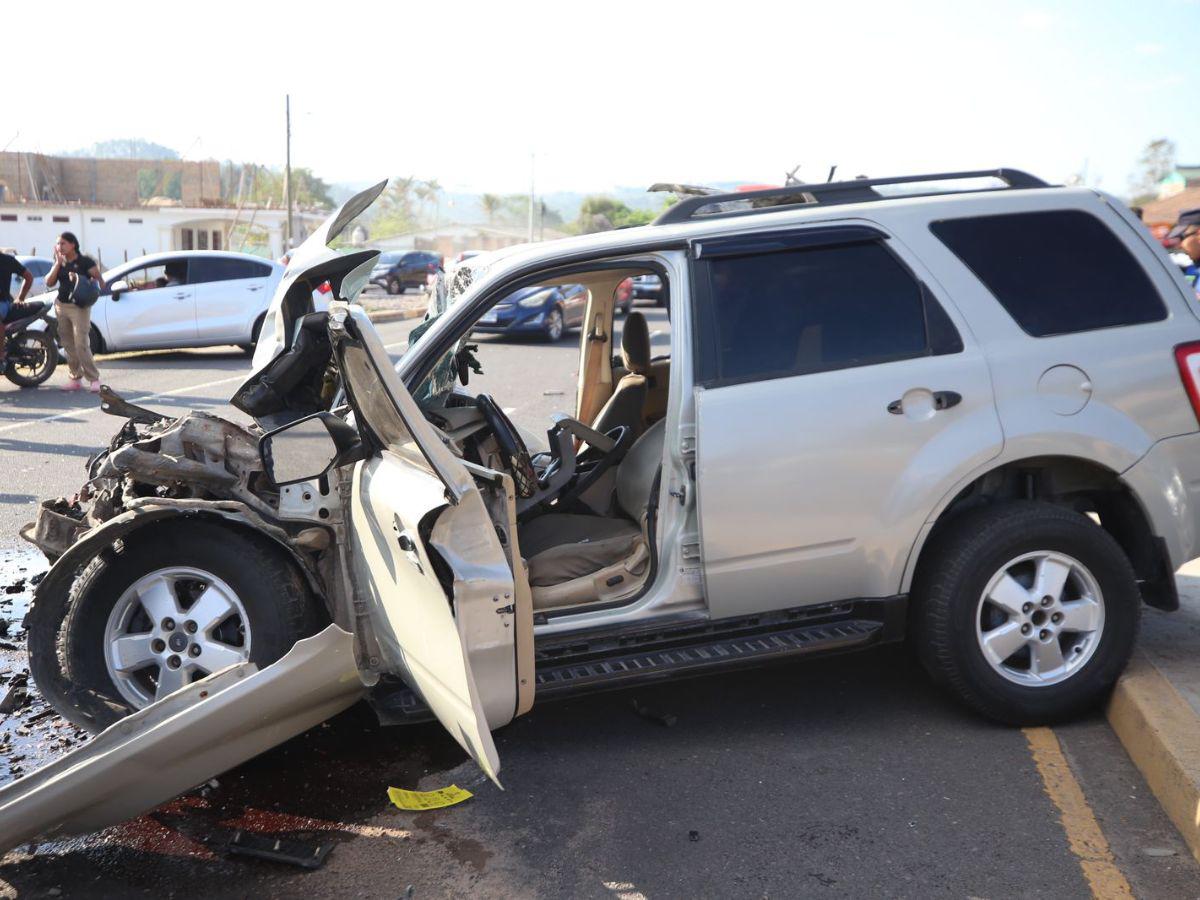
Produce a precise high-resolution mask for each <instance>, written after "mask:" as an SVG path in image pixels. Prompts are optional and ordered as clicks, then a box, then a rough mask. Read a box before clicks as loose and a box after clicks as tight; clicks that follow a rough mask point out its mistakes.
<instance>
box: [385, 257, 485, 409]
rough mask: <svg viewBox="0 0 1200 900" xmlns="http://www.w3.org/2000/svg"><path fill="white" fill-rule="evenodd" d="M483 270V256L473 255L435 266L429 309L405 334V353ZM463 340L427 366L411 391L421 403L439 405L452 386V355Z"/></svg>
mask: <svg viewBox="0 0 1200 900" xmlns="http://www.w3.org/2000/svg"><path fill="white" fill-rule="evenodd" d="M485 271H487V266H486V264H485V260H484V258H483V257H475V258H473V259H472V260H471V261H470V262H467V261H464V262H461V263H459V264H458V265H457V266H455V267H454V268H453V269H451V270H450V271H449V272H448V273H447V272H444V271H442V270H441V269H439V270H438V273H437V276H436V278H435V279H434V283H433V290H432V292H431V294H430V301H429V310H428V312H426V313H425V321H424V322H422V323H421V324H420V325H418V326H417V327H416V328H414V329H413V330H412V333H411V334H410V335H409V336H408V350H407V351H406V352H405V356H407V355H408V353H410V352H412V350H413V348H415V347H416V346H417V344H419V343H420V341H421V338H422V337H424V335H425V333H426V332H428V331H429V329H430V328H432V327H433V323H434V322H436V321H437V320H438V319H440V318H441V317H442V316H443V315H444V314H445V312H446V310H448V309H450V307H451V306H454V305H456V304H457V303H458V302H459V301H460V300H462V298H463V297H464V296H465V295H466V294H467V293H468V292H469V291H470V289H471V286H472V285H474V284H476V283H477V282H478V281H479V279H480V277H481V276H482V275H483V273H484V272H485ZM465 340H466V338H464V339H463V340H461V341H458V342H457V343H456V344H455V345H454V346H453V347H451V348H450V349H449V350H447V351H446V352H445V353H443V354H442V355H441V357H439V358H438V361H437V362H436V363H435V364H434V366H433V368H432V369H430V370H429V375H428V376H427V377H426V378H425V380H424V381H422V382H421V384H420V385H419V386H418V387H417V389H416V390H415V391H413V397H414V399H416V401H417V403H418V404H420V405H421V406H422V407H425V408H429V407H436V406H442V405H443V404H444V402H445V399H446V397H447V396H448V395H449V394H450V392H451V391H452V390H454V383H455V381H456V380H457V379H458V366H457V364H456V362H455V356H456V354H457V353H458V351H459V349H460V348H461V346H462V344H463V343H464V342H465Z"/></svg>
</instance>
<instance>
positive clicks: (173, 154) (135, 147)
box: [59, 138, 179, 159]
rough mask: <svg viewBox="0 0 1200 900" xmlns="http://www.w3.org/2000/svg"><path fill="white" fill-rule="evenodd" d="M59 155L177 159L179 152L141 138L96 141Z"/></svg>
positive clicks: (96, 157) (89, 157) (101, 157)
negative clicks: (88, 145)
mask: <svg viewBox="0 0 1200 900" xmlns="http://www.w3.org/2000/svg"><path fill="white" fill-rule="evenodd" d="M59 155H60V156H76V157H84V158H87V159H179V151H177V150H172V149H171V148H170V147H164V146H163V145H162V144H156V143H154V141H144V140H142V139H141V138H123V139H120V140H112V141H97V142H96V143H95V144H92V146H90V147H87V148H84V149H82V150H67V151H65V152H63V153H60V154H59Z"/></svg>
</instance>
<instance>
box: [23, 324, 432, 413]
mask: <svg viewBox="0 0 1200 900" xmlns="http://www.w3.org/2000/svg"><path fill="white" fill-rule="evenodd" d="M407 343H408V341H407V340H404V341H396V342H395V343H392V344H384V345H383V348H384V349H385V350H391V349H392V348H393V347H400V346H404V345H406V344H407ZM247 377H249V375H248V373H241V374H238V375H231V376H230V377H228V378H218V379H216V380H215V381H205V382H203V383H202V384H189V385H187V386H186V387H179V388H172V389H171V390H169V391H158V392H157V393H154V394H142V395H141V396H140V397H132V398H126V399H127V400H128V401H129V402H130V403H133V404H134V405H140V404H142V403H145V402H146V401H147V400H155V399H157V398H159V397H171V396H174V395H175V394H186V393H187V392H189V391H201V390H204V389H205V388H210V387H216V386H217V385H219V384H228V383H229V382H231V381H245V380H246V378H247ZM98 412H101V409H100V401H99V400H97V401H96V405H95V406H77V407H75V408H74V409H66V410H63V411H62V412H60V413H55V414H54V415H52V416H44V417H42V418H40V419H26V420H25V421H23V422H13V423H12V424H10V425H0V434H4V433H5V432H7V431H16V430H17V429H18V428H28V427H30V426H32V425H44V424H46V423H47V422H56V421H58V420H59V419H70V418H72V417H73V416H88V415H92V414H93V413H98Z"/></svg>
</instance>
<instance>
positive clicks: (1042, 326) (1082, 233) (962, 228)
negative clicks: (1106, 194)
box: [930, 210, 1167, 337]
mask: <svg viewBox="0 0 1200 900" xmlns="http://www.w3.org/2000/svg"><path fill="white" fill-rule="evenodd" d="M930 228H931V229H932V230H933V233H934V234H935V235H937V236H938V238H940V239H941V241H942V242H943V243H944V244H945V245H946V246H947V247H949V248H950V249H951V250H952V251H953V252H954V254H955V255H956V256H957V257H958V258H959V259H961V260H962V261H963V262H964V263H966V264H967V266H968V267H969V268H970V269H971V271H973V272H974V273H975V275H976V277H978V278H979V280H980V281H982V282H983V284H984V285H985V286H986V287H987V289H988V290H989V291H991V292H992V294H993V295H994V296H995V297H996V299H997V300H998V301H1000V305H1001V306H1003V307H1004V308H1005V309H1006V310H1007V311H1008V314H1009V315H1010V316H1012V317H1013V319H1015V320H1016V323H1017V324H1018V325H1020V326H1021V328H1022V329H1024V330H1025V332H1026V333H1027V334H1031V335H1033V336H1034V337H1045V336H1048V335H1054V334H1070V333H1071V332H1076V331H1092V330H1093V329H1096V328H1111V327H1113V326H1115V325H1138V324H1141V323H1143V322H1157V321H1159V320H1160V319H1165V318H1166V317H1167V310H1166V308H1165V307H1164V306H1163V302H1162V299H1161V298H1160V297H1159V295H1158V292H1157V291H1156V290H1155V289H1154V285H1153V284H1152V283H1151V282H1150V279H1149V277H1148V276H1147V275H1146V273H1145V271H1143V269H1142V267H1141V266H1140V265H1138V263H1137V260H1135V259H1134V258H1133V256H1131V255H1130V253H1129V251H1128V250H1126V249H1125V247H1124V245H1123V244H1122V243H1121V242H1120V241H1119V240H1118V239H1117V237H1116V235H1114V234H1113V233H1112V231H1110V230H1109V228H1108V226H1106V225H1105V224H1104V223H1103V222H1101V221H1100V220H1099V219H1097V218H1096V217H1095V216H1092V215H1089V214H1088V213H1085V212H1080V211H1078V210H1060V211H1050V212H1035V213H1011V214H1008V215H999V216H980V217H976V218H969V219H945V220H943V221H941V222H934V223H933V224H932V225H931V226H930Z"/></svg>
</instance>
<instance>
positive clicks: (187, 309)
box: [31, 250, 283, 353]
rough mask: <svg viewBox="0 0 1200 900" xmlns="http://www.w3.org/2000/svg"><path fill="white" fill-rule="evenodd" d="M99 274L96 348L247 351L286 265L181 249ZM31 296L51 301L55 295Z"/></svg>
mask: <svg viewBox="0 0 1200 900" xmlns="http://www.w3.org/2000/svg"><path fill="white" fill-rule="evenodd" d="M103 275H104V285H105V287H104V290H103V291H102V292H101V296H100V299H99V300H98V301H96V304H95V306H93V307H92V331H91V345H92V352H93V353H108V352H116V351H123V350H147V349H161V348H168V347H210V346H219V345H222V344H236V345H239V346H241V347H243V348H245V349H247V350H250V349H252V348H253V346H254V343H255V341H257V340H258V332H259V329H260V328H262V323H263V320H264V319H265V317H266V313H267V307H268V306H269V305H270V303H271V298H272V297H273V296H274V294H275V288H276V286H277V285H278V284H279V281H280V279H281V278H282V276H283V266H282V265H280V264H279V263H277V262H274V261H272V260H269V259H262V258H261V257H257V256H251V255H250V254H247V253H230V252H221V251H215V250H179V251H172V252H168V253H151V254H149V255H147V256H139V257H137V258H136V259H131V260H129V261H128V262H124V263H121V264H120V265H119V266H114V267H113V268H111V269H109V270H108V271H107V272H104V273H103ZM31 299H33V298H32V297H31ZM36 299H39V300H44V301H48V302H49V303H50V304H51V305H52V306H53V302H54V294H53V293H52V292H51V293H47V294H44V295H42V296H41V297H38V298H36Z"/></svg>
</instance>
